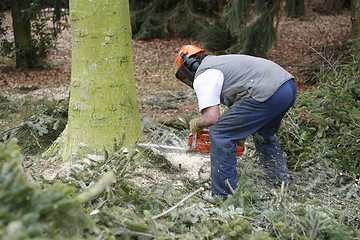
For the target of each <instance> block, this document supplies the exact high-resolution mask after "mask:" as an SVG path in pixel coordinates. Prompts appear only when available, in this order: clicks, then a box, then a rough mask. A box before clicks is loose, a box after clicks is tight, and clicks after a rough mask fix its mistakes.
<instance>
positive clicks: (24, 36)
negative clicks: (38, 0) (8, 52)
mask: <svg viewBox="0 0 360 240" xmlns="http://www.w3.org/2000/svg"><path fill="white" fill-rule="evenodd" d="M26 4H27V3H26V1H23V0H12V1H11V15H12V22H13V30H14V39H15V47H16V56H15V58H16V60H15V61H16V67H32V53H31V52H32V49H31V25H30V18H29V16H28V15H26V14H24V13H22V11H23V10H24V9H26V8H25V6H26Z"/></svg>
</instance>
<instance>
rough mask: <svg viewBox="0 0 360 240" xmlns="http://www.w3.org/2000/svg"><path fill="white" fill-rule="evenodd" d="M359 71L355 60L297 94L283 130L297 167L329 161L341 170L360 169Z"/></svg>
mask: <svg viewBox="0 0 360 240" xmlns="http://www.w3.org/2000/svg"><path fill="white" fill-rule="evenodd" d="M358 75H359V69H358V68H357V64H356V63H354V64H350V65H348V66H344V67H343V69H342V71H341V72H340V73H335V72H329V73H327V74H325V75H324V76H323V77H322V81H321V82H320V83H319V84H318V86H316V87H314V88H312V89H310V90H309V91H307V92H305V93H302V94H301V95H300V96H299V97H298V99H297V102H296V104H295V106H294V107H293V109H292V110H291V111H290V113H289V115H288V116H287V118H285V119H284V121H285V122H286V124H284V128H283V130H282V132H281V133H280V136H281V142H283V143H285V144H286V145H285V152H286V153H287V155H288V159H289V160H290V164H291V165H292V166H293V167H294V168H297V167H303V166H306V165H308V164H314V163H317V162H321V161H327V162H329V164H333V165H334V166H336V167H337V168H338V169H339V170H341V171H345V172H349V173H351V172H352V173H354V174H359V173H360V168H359V166H360V159H359V157H358V156H360V147H359V139H360V127H359V126H360V114H359V107H360V102H359V99H360V98H359V89H360V83H359V81H357V80H356V79H357V77H356V76H358Z"/></svg>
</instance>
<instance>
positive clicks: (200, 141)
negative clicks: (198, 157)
mask: <svg viewBox="0 0 360 240" xmlns="http://www.w3.org/2000/svg"><path fill="white" fill-rule="evenodd" d="M137 145H138V146H139V147H144V148H146V147H153V148H157V149H160V150H174V151H182V152H186V153H193V154H209V153H210V140H209V130H208V129H203V130H201V131H200V132H198V133H190V134H189V137H188V144H187V148H184V147H176V146H169V145H160V144H154V143H138V144H137ZM244 150H245V148H244V147H243V146H239V145H237V146H236V155H237V156H241V155H242V154H243V152H244Z"/></svg>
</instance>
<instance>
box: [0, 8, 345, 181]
mask: <svg viewBox="0 0 360 240" xmlns="http://www.w3.org/2000/svg"><path fill="white" fill-rule="evenodd" d="M7 15H8V16H9V13H8V14H7ZM7 24H8V25H9V26H11V20H10V18H9V17H8V18H7ZM350 32H351V19H350V13H347V12H345V13H342V14H338V15H331V16H325V15H320V14H315V13H312V14H309V15H308V16H307V17H303V18H297V19H293V18H281V19H280V20H279V22H278V28H277V44H276V45H275V46H274V47H273V48H272V49H271V50H270V51H269V53H268V54H267V56H266V57H267V58H268V59H270V60H272V61H274V62H276V63H278V64H279V65H281V66H283V67H284V68H285V69H286V70H288V71H289V72H290V73H292V74H293V75H294V76H295V79H296V84H297V87H298V90H299V92H301V91H306V90H307V89H308V88H309V87H311V86H313V85H314V84H316V82H318V81H321V79H316V78H315V74H316V72H317V71H319V70H318V67H319V66H321V65H324V64H340V63H341V62H342V61H344V59H345V58H346V57H347V55H348V53H347V47H348V40H349V38H350ZM7 37H8V38H9V39H11V38H12V35H11V32H9V33H8V35H7ZM185 44H194V45H197V46H200V47H203V44H202V43H201V42H199V41H193V40H185V39H179V38H177V39H154V40H151V41H141V40H133V57H134V58H133V63H134V76H135V81H136V89H137V96H138V105H139V111H140V115H141V117H142V118H148V119H154V120H156V121H160V122H167V121H171V120H174V119H175V120H178V119H190V118H191V117H192V116H193V115H197V114H198V107H197V101H196V95H195V93H194V92H193V91H192V90H191V89H189V88H188V87H187V86H185V85H184V84H182V83H181V82H179V81H178V80H176V78H175V72H176V64H175V56H176V54H177V51H178V50H179V48H180V47H181V46H183V45H185ZM50 58H51V62H50V64H51V68H46V69H16V68H15V67H14V63H13V62H12V61H11V60H9V59H6V58H0V93H1V95H2V96H3V97H6V98H7V99H9V100H10V103H9V102H7V104H8V105H11V104H12V103H13V106H14V107H24V106H25V108H26V109H30V108H33V106H32V105H34V103H33V101H35V100H36V99H42V98H46V99H47V100H50V101H58V100H59V99H63V98H68V96H69V89H70V79H71V33H70V29H66V30H64V31H63V32H62V34H61V36H60V38H59V40H58V43H57V50H56V51H54V52H53V54H52V55H51V57H50ZM29 101H30V103H29ZM5 110H6V111H7V112H2V113H1V114H0V132H2V131H5V130H7V129H9V128H12V127H14V126H17V125H18V124H20V123H21V122H23V121H24V120H26V118H27V117H30V116H32V114H33V112H31V111H29V112H27V113H26V114H25V115H21V116H20V115H19V114H20V113H19V112H18V111H13V110H11V107H10V108H5ZM25 111H27V110H25ZM183 140H184V141H186V139H183ZM182 144H184V142H183V143H182ZM187 157H190V156H187ZM192 157H193V158H194V159H192V160H191V161H190V162H192V163H194V162H199V163H201V162H202V161H203V159H202V158H201V157H197V156H192ZM179 158H180V160H179ZM181 158H182V156H180V157H179V156H178V155H174V156H172V159H173V163H174V164H178V162H179V161H180V162H181ZM195 165H196V164H195ZM201 165H202V164H199V165H198V167H200V166H201ZM192 166H194V164H191V165H189V166H186V164H184V163H183V167H184V168H188V171H189V172H191V174H190V175H193V174H197V172H198V171H197V170H198V168H196V169H193V168H192ZM50 172H51V170H50Z"/></svg>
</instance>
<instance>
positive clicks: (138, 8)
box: [130, 0, 225, 40]
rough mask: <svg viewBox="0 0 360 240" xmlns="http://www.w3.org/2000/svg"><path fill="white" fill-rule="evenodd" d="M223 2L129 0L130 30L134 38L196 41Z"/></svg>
mask: <svg viewBox="0 0 360 240" xmlns="http://www.w3.org/2000/svg"><path fill="white" fill-rule="evenodd" d="M224 2H225V1H220V2H219V1H185V0H181V1H174V0H157V1H151V2H149V1H142V0H134V1H130V10H131V28H132V31H133V34H134V37H135V38H137V39H143V40H148V39H153V38H168V37H170V36H174V35H175V36H182V37H193V38H198V37H199V34H198V33H199V32H200V31H201V30H202V29H203V27H204V26H207V25H208V22H211V21H212V20H211V17H214V16H216V15H217V14H218V13H219V11H221V9H220V7H221V6H222V5H223V4H224Z"/></svg>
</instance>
